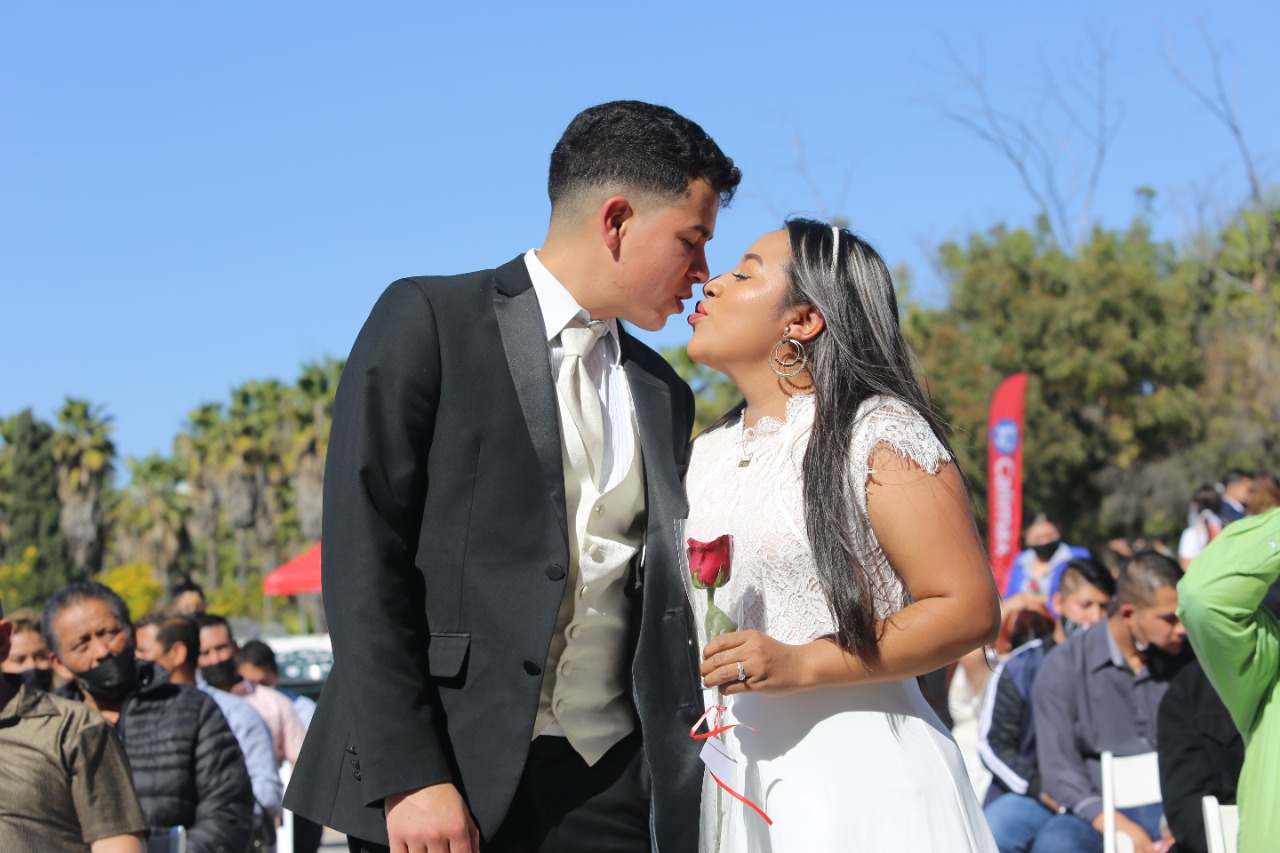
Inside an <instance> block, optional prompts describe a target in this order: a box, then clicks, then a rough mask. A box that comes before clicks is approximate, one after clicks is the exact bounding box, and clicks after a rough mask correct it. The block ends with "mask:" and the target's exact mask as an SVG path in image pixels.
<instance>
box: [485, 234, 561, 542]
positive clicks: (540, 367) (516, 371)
mask: <svg viewBox="0 0 1280 853" xmlns="http://www.w3.org/2000/svg"><path fill="white" fill-rule="evenodd" d="M493 310H494V313H495V314H496V315H497V318H498V329H499V331H500V332H501V334H502V348H503V350H504V352H505V353H506V356H507V367H508V369H510V371H511V381H512V382H513V383H515V387H516V396H517V397H519V398H520V408H521V410H522V411H523V412H524V421H525V426H526V427H528V429H529V438H530V439H532V440H533V448H534V451H535V452H536V453H537V455H538V463H539V466H540V467H541V468H542V476H543V477H544V478H545V479H546V483H547V496H548V497H549V498H550V499H551V502H552V503H553V504H554V505H555V509H556V518H557V519H558V520H559V521H560V529H561V531H563V532H564V534H565V537H566V539H567V538H568V535H569V533H568V524H567V522H566V520H565V496H564V467H563V463H562V462H561V453H560V420H559V414H558V412H557V409H556V391H555V380H554V379H553V378H552V376H551V362H550V360H549V358H548V355H547V332H546V325H545V324H544V323H543V321H542V310H541V309H540V308H539V306H538V297H537V294H536V293H535V292H534V289H533V282H532V281H530V279H529V271H528V269H527V268H526V267H525V264H524V259H523V258H522V257H521V258H516V259H515V260H514V261H512V262H510V263H508V264H505V265H503V266H501V267H499V268H498V270H497V288H496V292H495V293H494V297H493Z"/></svg>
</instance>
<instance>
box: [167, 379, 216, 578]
mask: <svg viewBox="0 0 1280 853" xmlns="http://www.w3.org/2000/svg"><path fill="white" fill-rule="evenodd" d="M223 432H224V427H223V419H222V406H221V405H220V404H218V403H205V404H203V405H201V406H198V407H196V408H195V409H192V411H191V413H190V414H189V415H187V424H186V427H185V428H184V429H183V431H182V433H180V434H179V435H178V437H177V438H176V439H174V461H175V462H176V463H177V465H178V467H179V469H180V471H181V473H182V481H183V486H184V487H185V493H186V498H187V501H188V503H189V507H190V512H189V514H188V515H187V518H186V528H187V532H188V533H189V534H190V537H191V539H192V541H193V542H194V543H196V544H198V545H199V546H200V547H201V548H202V549H203V551H204V585H205V587H206V588H207V589H208V590H209V591H210V592H213V591H215V590H217V588H218V585H219V582H220V581H221V579H222V578H221V572H220V571H219V568H218V515H219V513H220V512H221V505H220V502H219V500H218V483H219V481H220V479H221V476H220V471H219V468H218V464H219V459H218V453H217V447H218V444H219V442H220V441H221V436H222V434H223Z"/></svg>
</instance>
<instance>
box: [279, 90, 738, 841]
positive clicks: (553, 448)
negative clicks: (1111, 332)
mask: <svg viewBox="0 0 1280 853" xmlns="http://www.w3.org/2000/svg"><path fill="white" fill-rule="evenodd" d="M739 178H740V174H739V172H738V169H737V168H736V167H735V166H734V165H733V161H732V160H730V159H729V158H728V157H726V156H725V155H724V153H723V152H722V151H721V150H720V149H719V147H718V146H717V145H716V144H715V142H714V141H712V140H711V138H710V137H709V136H708V135H707V134H706V132H705V131H703V130H702V128H700V127H698V126H697V125H696V124H694V123H693V122H691V121H689V120H688V119H686V118H684V117H683V116H680V115H678V114H677V113H675V112H673V111H672V110H670V109H667V108H665V107H658V106H655V105H652V104H644V103H639V102H635V101H620V102H614V103H610V104H602V105H600V106H598V107H592V108H590V109H588V110H585V111H583V112H582V113H581V114H579V115H578V116H577V117H576V118H575V119H574V120H573V121H572V122H571V123H570V125H569V127H568V129H566V131H565V133H564V135H563V136H562V137H561V139H560V142H559V143H558V144H557V145H556V147H555V150H554V151H553V152H552V155H551V169H550V175H549V181H548V194H549V195H550V198H551V223H550V228H549V231H548V235H547V238H546V240H545V241H544V242H543V245H542V247H541V248H539V249H537V250H530V251H528V252H526V253H525V254H523V255H520V256H517V257H516V258H514V259H513V260H511V261H509V262H508V263H506V264H504V265H503V266H501V267H499V268H497V269H489V270H482V271H479V272H473V273H470V274H466V275H460V276H451V277H447V278H446V277H434V276H433V277H418V278H410V279H402V280H400V281H398V282H396V283H394V284H393V285H392V286H391V287H390V288H388V290H387V291H386V292H385V293H384V294H383V296H382V298H381V299H380V300H379V302H378V304H377V305H376V306H375V307H374V309H373V313H372V314H371V315H370V317H369V319H368V321H367V322H366V324H365V326H364V328H363V330H362V331H361V333H360V336H359V338H358V339H357V340H356V343H355V346H354V348H353V349H352V351H351V357H350V359H348V361H347V365H346V368H345V370H344V371H343V374H342V383H341V384H340V385H339V387H338V395H337V399H336V402H335V403H334V417H333V434H332V437H331V439H330V443H329V457H328V462H327V463H326V465H327V467H326V469H325V484H324V485H325V493H324V513H325V520H324V524H325V528H324V535H325V538H324V558H323V568H322V571H323V581H324V596H325V614H326V616H327V617H328V623H329V628H330V632H331V636H332V638H333V652H334V666H333V671H332V673H331V674H330V676H329V679H328V681H327V683H326V684H325V688H324V693H323V694H322V695H321V697H320V704H319V707H318V708H317V710H316V716H315V719H314V720H313V722H312V725H311V728H310V729H309V730H308V733H307V739H306V742H305V744H304V746H303V751H302V754H301V756H300V757H299V760H298V768H297V772H296V773H295V775H294V777H293V782H292V783H291V784H290V787H289V791H288V792H287V794H286V796H285V806H286V807H287V808H290V809H292V810H293V811H295V812H297V813H300V814H303V815H306V816H307V817H309V818H311V819H312V820H315V821H317V822H320V823H324V824H326V825H328V826H333V827H335V828H336V829H340V830H343V831H345V832H347V833H348V835H349V836H352V837H353V838H355V839H360V840H357V841H352V846H353V848H355V849H360V850H386V849H387V846H386V845H387V844H388V842H389V843H390V846H391V848H392V849H393V850H405V849H406V848H407V849H409V850H411V851H415V853H418V851H422V850H430V851H437V850H441V851H444V850H447V851H450V853H475V851H476V850H477V848H480V847H481V844H482V843H483V849H484V850H485V853H496V851H502V853H507V852H508V851H521V853H523V851H556V853H562V851H590V853H602V851H628V853H629V851H636V850H640V851H645V853H647V852H648V851H650V850H652V849H653V848H654V847H656V848H657V849H659V850H662V851H664V853H665V851H672V853H678V851H684V850H692V849H694V848H695V847H696V845H697V840H696V836H697V821H698V800H699V790H700V787H699V786H700V779H701V765H700V764H699V763H698V759H697V746H696V745H695V744H694V743H693V742H692V741H691V740H690V739H689V730H690V728H691V727H692V726H693V724H694V722H695V721H696V720H697V718H698V714H699V711H700V708H699V707H698V703H699V702H700V701H701V696H700V691H699V680H698V677H697V674H696V673H697V668H696V667H695V666H694V653H695V652H696V651H697V650H695V649H693V648H691V647H690V645H689V642H688V640H689V636H688V633H687V630H686V626H687V622H686V618H687V603H686V600H685V595H684V592H683V587H682V586H681V581H680V578H679V575H678V563H677V550H676V541H675V540H676V537H675V530H674V527H673V521H674V519H676V518H682V517H684V516H685V515H686V514H687V505H686V503H685V499H684V495H683V490H682V489H681V484H680V478H681V476H682V474H683V472H684V470H685V468H686V466H687V464H688V445H689V437H690V431H691V428H692V424H693V405H692V404H693V399H692V394H691V393H690V391H689V388H688V386H687V385H686V384H685V383H684V382H682V381H681V380H680V378H679V377H678V376H677V375H676V373H675V371H674V370H672V369H671V367H670V365H668V364H667V363H666V362H664V361H663V360H662V357H661V356H659V355H658V354H657V353H655V352H653V351H652V350H650V349H649V348H647V347H646V346H644V345H643V344H642V343H640V342H639V341H637V340H636V339H635V338H633V337H632V336H631V335H630V334H628V333H627V332H626V330H625V329H623V328H622V326H621V323H620V322H619V321H620V320H626V321H628V322H630V323H633V324H635V325H636V326H639V327H640V328H643V329H647V330H651V331H656V330H657V329H659V328H661V327H662V325H663V324H664V323H665V322H666V320H667V318H668V317H670V316H671V315H672V314H676V313H678V312H680V311H681V310H682V305H681V300H682V299H688V298H689V297H690V296H691V295H692V289H693V285H694V284H696V283H699V282H702V281H705V280H706V278H707V263H706V251H705V250H706V244H707V241H708V240H710V239H711V237H712V234H713V232H714V231H715V225H716V218H717V215H718V213H719V208H720V205H721V203H722V202H724V201H727V200H728V199H729V197H730V196H731V195H732V194H733V191H734V189H735V188H736V187H737V184H738V180H739ZM495 204H496V206H495V208H494V209H495V211H498V210H500V209H501V204H500V200H495Z"/></svg>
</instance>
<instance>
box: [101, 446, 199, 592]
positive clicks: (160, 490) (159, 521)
mask: <svg viewBox="0 0 1280 853" xmlns="http://www.w3.org/2000/svg"><path fill="white" fill-rule="evenodd" d="M125 464H126V465H127V466H128V468H129V475H130V479H129V484H128V485H127V486H125V487H124V488H123V489H122V490H121V491H120V492H119V494H118V496H117V498H116V500H115V501H114V502H113V504H112V506H111V512H110V514H111V519H112V522H113V524H112V528H113V530H114V540H115V541H114V547H113V549H112V551H113V554H112V556H113V557H114V558H115V561H116V562H118V563H144V564H146V565H148V566H153V567H154V568H155V571H156V579H157V580H158V581H160V582H161V583H164V584H169V585H172V584H173V583H174V582H176V580H177V579H178V576H179V575H180V574H181V571H180V564H181V561H182V559H183V557H184V556H185V555H186V554H187V553H188V552H189V551H190V548H191V543H190V539H189V537H188V535H187V521H188V518H189V516H190V514H191V502H190V499H189V496H188V495H187V494H184V491H185V490H184V489H183V488H182V477H181V473H182V469H181V467H180V466H179V464H178V463H177V462H175V461H173V460H171V459H165V458H164V457H162V456H160V455H159V454H157V453H152V454H150V455H149V456H146V457H145V458H143V459H132V458H130V459H127V460H125Z"/></svg>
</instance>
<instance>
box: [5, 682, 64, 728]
mask: <svg viewBox="0 0 1280 853" xmlns="http://www.w3.org/2000/svg"><path fill="white" fill-rule="evenodd" d="M15 680H16V679H11V680H10V682H9V683H10V684H13V683H14V681H15ZM17 687H18V692H17V693H16V694H14V697H13V698H12V699H10V700H9V704H8V705H6V706H5V708H4V710H3V711H0V720H8V719H15V718H16V719H23V718H29V717H55V716H57V715H58V709H57V707H56V706H55V705H54V704H53V701H52V700H50V699H49V695H48V694H47V693H45V692H44V691H43V690H36V689H35V688H33V687H29V686H27V685H26V684H18V685H17Z"/></svg>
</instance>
